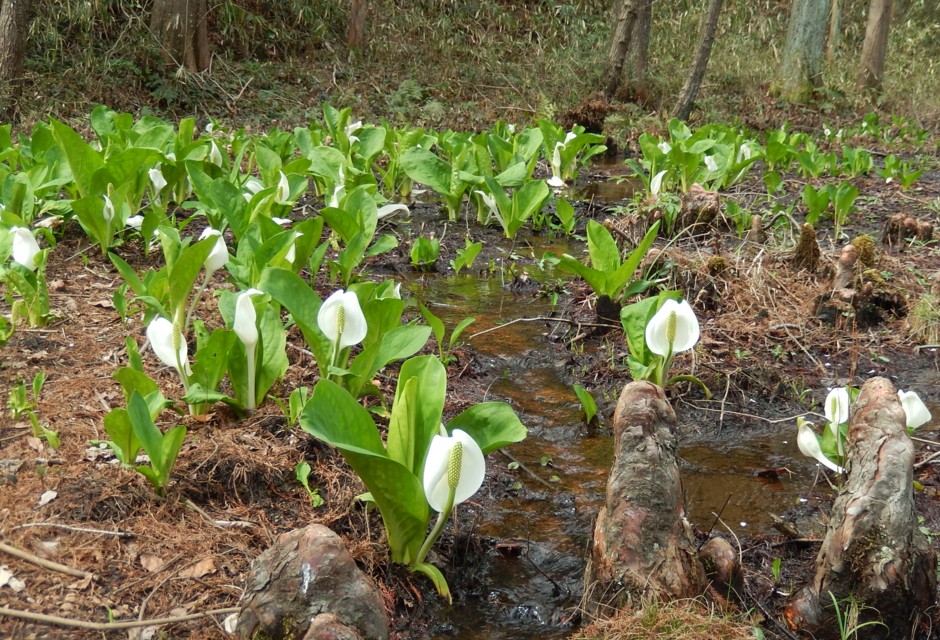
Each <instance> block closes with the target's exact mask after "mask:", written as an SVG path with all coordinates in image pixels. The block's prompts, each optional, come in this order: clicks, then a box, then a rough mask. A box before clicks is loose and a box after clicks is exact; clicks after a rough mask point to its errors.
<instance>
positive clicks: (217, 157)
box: [209, 140, 222, 167]
mask: <svg viewBox="0 0 940 640" xmlns="http://www.w3.org/2000/svg"><path fill="white" fill-rule="evenodd" d="M209 162H211V163H212V164H214V165H215V166H217V167H221V166H222V152H221V151H219V145H217V144H216V143H215V140H213V141H212V145H211V146H210V147H209Z"/></svg>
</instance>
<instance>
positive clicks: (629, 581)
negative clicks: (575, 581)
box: [582, 382, 707, 615]
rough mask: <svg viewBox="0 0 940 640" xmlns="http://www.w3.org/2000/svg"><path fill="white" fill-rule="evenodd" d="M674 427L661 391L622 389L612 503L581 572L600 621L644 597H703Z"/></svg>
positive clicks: (637, 386)
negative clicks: (602, 615) (687, 514)
mask: <svg viewBox="0 0 940 640" xmlns="http://www.w3.org/2000/svg"><path fill="white" fill-rule="evenodd" d="M675 427H676V414H675V412H674V411H673V409H672V406H671V405H670V404H669V401H668V400H667V399H666V396H665V394H664V393H663V390H662V389H661V388H659V387H657V386H656V385H654V384H651V383H649V382H631V383H630V384H628V385H627V386H626V387H624V390H623V392H622V393H621V394H620V400H619V401H618V403H617V409H616V411H615V412H614V424H613V429H614V438H615V444H614V452H615V459H614V463H613V467H612V469H611V472H610V477H609V479H608V481H607V501H606V503H605V505H604V507H602V508H601V510H600V513H599V514H598V516H597V523H596V525H595V528H594V546H593V549H592V552H591V556H590V560H589V562H588V566H587V569H586V570H585V574H584V586H585V588H584V600H583V602H582V606H584V608H585V610H587V611H589V612H591V613H594V614H595V615H596V614H603V613H609V612H611V609H617V608H619V607H621V606H624V605H625V604H626V603H627V602H628V601H630V600H631V599H632V600H633V601H636V600H637V598H638V597H639V596H641V595H651V596H656V597H659V598H662V599H665V600H673V599H678V598H688V597H694V596H698V595H701V594H702V593H704V592H705V591H706V587H707V580H706V578H705V573H704V571H703V569H702V566H701V564H700V563H699V561H698V557H697V554H696V551H695V546H694V544H693V541H692V532H691V528H690V526H689V523H688V521H687V520H686V519H685V507H684V505H683V501H682V484H681V481H680V478H679V468H678V466H677V465H676V455H675V454H676V434H675Z"/></svg>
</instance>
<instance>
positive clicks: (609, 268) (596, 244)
mask: <svg viewBox="0 0 940 640" xmlns="http://www.w3.org/2000/svg"><path fill="white" fill-rule="evenodd" d="M587 245H588V254H589V255H590V257H591V266H592V267H593V268H594V269H596V270H598V271H600V272H602V273H605V274H612V273H613V272H615V271H616V270H617V269H619V268H620V247H618V246H617V243H616V242H615V241H614V238H613V236H611V235H610V231H608V230H607V227H605V226H604V225H602V224H600V223H599V222H595V221H594V220H588V223H587ZM597 293H599V294H600V293H606V294H607V295H609V296H610V297H611V298H613V297H614V294H613V293H612V292H610V291H607V290H604V291H597Z"/></svg>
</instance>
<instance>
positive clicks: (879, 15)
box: [857, 0, 891, 90]
mask: <svg viewBox="0 0 940 640" xmlns="http://www.w3.org/2000/svg"><path fill="white" fill-rule="evenodd" d="M890 28H891V0H871V3H870V4H869V5H868V25H867V26H866V27H865V43H864V44H863V45H862V63H861V69H860V70H859V74H858V83H857V84H858V88H859V89H863V90H864V89H880V88H881V80H882V78H883V77H884V72H885V58H886V57H887V55H888V32H889V31H890Z"/></svg>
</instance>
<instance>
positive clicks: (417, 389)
mask: <svg viewBox="0 0 940 640" xmlns="http://www.w3.org/2000/svg"><path fill="white" fill-rule="evenodd" d="M446 392H447V369H445V368H444V365H443V364H441V361H440V360H439V359H438V358H437V357H435V356H419V357H417V358H412V359H410V360H407V361H406V362H405V363H404V364H403V365H402V367H401V373H399V376H398V387H397V389H396V390H395V402H394V404H392V417H391V419H390V420H389V423H388V438H387V439H388V455H389V457H390V458H391V459H392V460H396V461H397V462H400V463H401V464H403V465H404V466H405V468H407V469H408V470H409V471H411V472H412V473H414V474H415V475H416V476H417V475H420V473H421V471H422V469H423V468H424V456H425V455H426V454H427V450H428V447H429V446H430V445H431V438H432V437H433V436H434V434H436V433H438V432H439V431H440V427H441V416H442V415H443V413H444V399H445V398H444V396H445V395H446Z"/></svg>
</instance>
